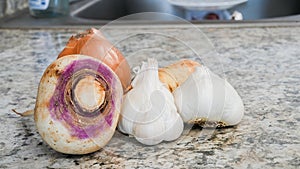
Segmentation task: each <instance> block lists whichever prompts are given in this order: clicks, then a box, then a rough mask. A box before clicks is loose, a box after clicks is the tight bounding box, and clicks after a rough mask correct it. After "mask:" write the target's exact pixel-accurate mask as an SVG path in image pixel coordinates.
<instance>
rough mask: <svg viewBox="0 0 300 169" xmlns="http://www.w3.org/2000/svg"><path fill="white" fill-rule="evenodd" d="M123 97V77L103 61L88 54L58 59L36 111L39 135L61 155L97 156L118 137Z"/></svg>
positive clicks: (44, 79) (46, 75) (41, 87)
mask: <svg viewBox="0 0 300 169" xmlns="http://www.w3.org/2000/svg"><path fill="white" fill-rule="evenodd" d="M103 91H105V92H103ZM122 95H123V89H122V84H121V82H120V80H119V78H118V76H117V75H116V74H115V73H114V72H113V70H112V69H110V68H109V67H108V66H107V65H106V64H104V63H103V62H101V61H100V60H98V59H95V58H92V57H89V56H84V55H68V56H64V57H62V58H60V59H57V60H55V61H54V62H53V63H52V64H50V65H49V67H48V68H47V69H46V70H45V73H44V74H43V77H42V79H41V81H40V84H39V89H38V95H37V100H36V105H35V112H34V119H35V122H36V126H37V129H38V132H39V133H40V135H41V137H42V138H43V140H44V141H45V142H46V143H47V144H48V145H49V146H50V147H52V148H53V149H55V150H56V151H58V152H62V153H66V154H87V153H91V152H94V151H97V150H99V149H100V148H102V147H104V146H105V145H106V144H107V143H108V142H109V140H110V139H111V138H112V136H113V134H114V131H115V128H116V125H117V122H118V118H119V113H120V108H121V99H122ZM86 99H87V100H86Z"/></svg>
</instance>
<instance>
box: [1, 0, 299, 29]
mask: <svg viewBox="0 0 300 169" xmlns="http://www.w3.org/2000/svg"><path fill="white" fill-rule="evenodd" d="M140 12H162V13H168V14H171V15H175V16H178V17H180V18H183V19H186V20H188V21H191V22H212V23H219V22H234V21H241V20H243V21H246V22H251V21H264V22H265V21H269V20H272V21H291V20H292V21H299V20H300V16H299V15H300V1H299V0H285V1H283V0H1V1H0V24H1V27H9V26H19V27H20V26H26V25H27V26H55V25H87V24H105V23H107V22H109V21H112V20H115V19H118V18H120V17H124V16H128V15H131V14H135V13H140ZM172 18H173V17H170V18H168V17H164V18H161V17H157V18H156V17H150V18H147V17H146V16H145V15H143V16H142V15H140V16H135V17H126V19H125V20H126V21H127V22H131V23H132V22H136V23H139V22H157V23H170V22H172V20H173V19H172ZM129 20H130V21H129ZM126 21H124V22H125V23H126Z"/></svg>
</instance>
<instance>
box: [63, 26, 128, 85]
mask: <svg viewBox="0 0 300 169" xmlns="http://www.w3.org/2000/svg"><path fill="white" fill-rule="evenodd" d="M70 54H82V55H87V56H91V57H94V58H97V59H100V60H101V61H103V62H104V63H105V64H106V65H108V66H109V67H110V68H111V69H112V70H113V71H114V72H115V73H116V74H117V75H118V77H119V78H120V80H121V82H122V86H123V89H124V90H125V89H127V87H128V86H129V85H130V82H131V74H130V67H129V64H128V63H127V61H126V59H125V58H124V56H123V55H122V53H121V52H120V51H119V50H118V49H117V48H116V47H114V46H113V45H112V44H111V43H110V42H109V41H108V40H106V39H105V37H104V36H103V35H102V33H101V32H100V31H99V30H97V29H95V28H91V29H88V30H87V31H86V32H83V33H80V34H78V35H75V36H72V37H71V38H70V39H69V42H68V43H67V45H66V47H65V48H64V49H63V50H62V52H61V53H60V54H59V55H58V58H61V57H63V56H66V55H70Z"/></svg>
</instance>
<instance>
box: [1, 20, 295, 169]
mask: <svg viewBox="0 0 300 169" xmlns="http://www.w3.org/2000/svg"><path fill="white" fill-rule="evenodd" d="M81 30H82V28H80V29H72V30H71V29H36V30H16V29H15V30H5V29H2V30H0V35H1V40H0V58H1V62H0V79H1V81H0V98H1V100H0V110H1V111H0V123H1V125H0V168H298V167H299V166H300V151H299V150H300V132H299V129H300V127H299V121H300V94H299V91H300V73H299V70H300V27H299V26H281V27H276V26H272V27H255V26H254V27H244V28H239V27H227V28H213V27H210V28H205V27H204V28H202V31H203V32H205V34H206V35H207V36H208V37H209V39H210V40H211V42H212V43H213V44H214V46H215V48H216V51H217V52H218V53H219V55H214V53H209V54H207V55H205V53H202V54H203V58H202V61H203V62H204V63H205V64H207V65H208V66H209V67H210V68H211V69H212V70H213V71H215V72H216V73H219V74H220V73H222V72H224V76H226V78H227V79H228V81H229V82H230V83H231V84H232V85H233V86H234V87H235V88H236V90H237V91H238V92H239V94H240V95H241V97H242V99H243V101H244V104H245V116H244V118H243V120H242V122H241V123H240V124H239V125H238V126H236V127H233V128H225V129H217V130H215V131H213V130H201V129H199V128H193V129H192V130H186V132H185V134H184V135H183V136H182V137H181V138H180V139H178V140H177V141H175V142H170V143H167V142H164V143H162V144H159V145H157V146H143V145H141V144H139V143H138V142H137V141H135V140H134V138H131V137H127V136H125V135H122V134H120V133H119V132H116V133H115V136H114V137H113V139H112V140H111V141H110V143H109V144H108V145H107V146H106V147H105V148H104V149H103V150H100V151H98V152H95V153H93V154H89V155H83V156H72V155H64V154H60V153H57V152H55V151H53V150H52V149H51V148H50V147H48V146H47V145H45V144H44V143H43V142H42V140H41V137H40V136H39V134H38V133H37V131H36V128H35V126H34V121H33V118H32V117H25V118H20V117H18V116H16V115H15V114H13V113H12V112H11V109H12V108H17V109H18V110H20V111H23V110H28V109H33V108H34V103H35V97H36V93H37V86H38V82H39V79H40V77H41V75H42V73H43V70H44V69H45V68H46V67H47V65H48V64H50V63H51V62H52V61H53V60H54V59H55V57H56V56H57V54H58V53H59V52H60V50H61V49H62V48H63V46H64V44H65V42H66V41H67V39H68V38H69V36H70V35H71V34H72V33H75V32H78V31H81ZM145 31H150V32H158V33H160V34H156V33H154V34H142V33H139V34H137V35H133V36H130V37H129V38H127V39H126V40H125V41H121V42H119V43H118V45H117V46H118V47H119V48H120V49H121V51H122V52H123V53H124V55H125V56H127V57H128V59H129V62H131V63H132V65H135V64H136V63H138V62H139V61H140V60H144V59H145V58H146V57H151V56H152V57H156V58H158V59H159V60H161V64H166V63H167V62H171V61H168V60H174V59H176V57H178V58H186V57H193V56H195V54H194V53H193V52H191V50H190V49H188V48H187V47H185V46H184V45H183V43H182V42H180V41H177V40H176V39H175V40H174V38H170V36H163V35H165V34H167V33H168V34H169V35H174V36H175V35H176V34H180V35H182V37H184V39H185V40H186V41H188V43H190V44H196V43H200V44H201V43H203V44H202V45H204V46H205V45H207V44H205V41H203V40H199V39H197V36H195V35H194V34H193V33H192V32H193V31H192V30H190V28H185V27H178V28H176V26H169V27H163V28H159V27H157V28H154V27H153V28H152V27H134V30H132V27H112V28H109V29H107V30H106V31H105V34H106V35H107V36H108V39H110V40H111V41H118V40H119V39H120V37H121V36H123V35H124V33H131V34H135V32H145ZM166 32H167V33H166ZM162 49H163V50H162ZM204 50H205V49H204ZM166 51H167V52H166ZM206 52H207V51H206ZM204 55H205V56H204ZM203 131H206V132H213V134H212V135H211V136H210V137H209V139H204V137H205V133H203Z"/></svg>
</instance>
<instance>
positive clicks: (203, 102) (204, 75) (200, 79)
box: [173, 66, 244, 126]
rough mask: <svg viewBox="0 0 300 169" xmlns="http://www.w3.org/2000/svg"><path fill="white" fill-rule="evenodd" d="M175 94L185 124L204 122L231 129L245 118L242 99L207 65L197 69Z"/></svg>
mask: <svg viewBox="0 0 300 169" xmlns="http://www.w3.org/2000/svg"><path fill="white" fill-rule="evenodd" d="M173 95H174V99H175V103H176V106H177V109H178V112H179V114H180V115H181V117H182V119H183V121H184V122H189V123H194V122H196V121H199V120H200V121H201V120H204V121H210V122H221V123H220V124H221V126H232V125H236V124H238V123H239V122H240V121H241V119H242V117H243V115H244V105H243V102H242V99H241V97H240V96H239V95H238V93H237V92H236V91H235V89H234V88H233V87H232V86H231V85H230V84H229V83H228V82H227V81H226V80H224V79H222V78H220V77H219V76H217V75H216V74H214V73H212V72H211V71H210V70H209V69H208V68H207V67H205V66H199V67H197V68H196V71H195V72H194V73H192V75H191V76H190V77H189V78H188V79H187V80H186V81H185V82H184V83H182V84H181V85H180V86H179V87H178V88H176V90H175V91H174V92H173Z"/></svg>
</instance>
